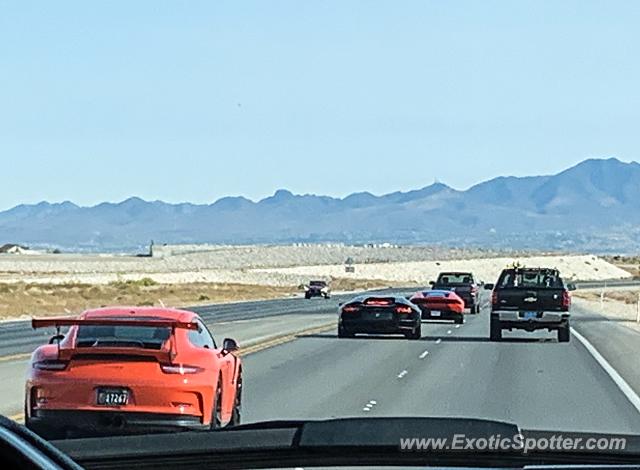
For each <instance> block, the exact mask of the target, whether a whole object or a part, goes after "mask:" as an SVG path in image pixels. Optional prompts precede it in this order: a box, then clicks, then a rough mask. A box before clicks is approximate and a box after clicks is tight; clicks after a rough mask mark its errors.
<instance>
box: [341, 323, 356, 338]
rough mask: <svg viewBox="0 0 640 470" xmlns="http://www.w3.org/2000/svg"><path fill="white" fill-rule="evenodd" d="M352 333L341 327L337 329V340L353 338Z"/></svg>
mask: <svg viewBox="0 0 640 470" xmlns="http://www.w3.org/2000/svg"><path fill="white" fill-rule="evenodd" d="M354 336H355V334H354V333H352V332H350V331H347V330H346V329H345V328H344V327H343V326H339V327H338V338H353V337H354Z"/></svg>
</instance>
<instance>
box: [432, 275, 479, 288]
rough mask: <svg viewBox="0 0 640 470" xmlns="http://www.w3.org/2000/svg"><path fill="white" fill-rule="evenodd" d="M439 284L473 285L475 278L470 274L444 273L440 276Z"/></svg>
mask: <svg viewBox="0 0 640 470" xmlns="http://www.w3.org/2000/svg"><path fill="white" fill-rule="evenodd" d="M436 283H437V284H447V285H454V284H472V283H473V278H472V277H471V274H468V273H443V274H440V276H438V280H437V281H436Z"/></svg>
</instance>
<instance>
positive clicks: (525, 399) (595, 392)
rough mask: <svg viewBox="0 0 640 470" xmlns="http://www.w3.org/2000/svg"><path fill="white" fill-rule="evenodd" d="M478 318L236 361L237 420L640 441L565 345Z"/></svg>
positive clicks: (603, 383) (611, 389)
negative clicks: (608, 435)
mask: <svg viewBox="0 0 640 470" xmlns="http://www.w3.org/2000/svg"><path fill="white" fill-rule="evenodd" d="M488 323H489V322H488V311H487V310H486V308H485V309H484V310H483V312H482V313H481V314H480V315H473V316H468V317H467V321H466V323H465V324H464V325H460V326H457V325H453V324H451V323H428V324H423V330H422V331H423V336H424V337H423V338H422V340H420V341H408V340H405V339H403V338H401V337H398V338H393V337H366V336H363V337H356V338H354V339H338V338H337V336H336V332H335V331H331V332H327V333H321V334H315V335H307V336H303V337H300V338H299V339H298V340H297V341H294V342H290V343H287V344H284V345H282V346H279V347H277V348H273V349H268V350H265V351H262V352H261V353H259V354H255V355H251V356H248V357H247V358H246V359H245V377H246V380H245V384H246V385H245V393H246V394H245V401H244V403H245V405H244V416H243V418H244V420H245V421H263V420H273V419H313V418H324V417H338V416H460V417H478V418H492V419H499V420H506V421H510V422H514V423H517V424H518V425H520V426H521V427H523V428H530V429H542V430H561V431H567V430H572V431H585V432H591V431H593V432H596V431H598V432H617V433H636V434H640V413H639V412H638V410H637V409H636V408H634V407H633V406H632V404H631V403H630V402H629V400H628V399H627V397H626V396H625V395H623V393H622V392H621V391H620V389H619V388H618V387H617V386H616V384H615V383H614V382H613V380H612V379H611V378H610V377H609V376H608V375H607V374H606V373H605V371H604V370H603V369H602V367H601V366H600V365H599V364H598V363H597V362H596V361H595V360H594V358H593V357H592V356H591V355H590V353H589V352H588V351H587V350H586V349H585V347H584V346H583V345H582V344H581V343H580V342H579V341H577V340H576V339H575V338H573V339H572V341H571V342H570V343H558V342H557V340H556V337H555V335H552V334H549V333H547V332H536V333H534V334H527V333H524V332H512V333H509V332H505V334H504V335H505V338H506V340H505V341H503V342H500V343H493V342H489V340H488V336H489V324H488Z"/></svg>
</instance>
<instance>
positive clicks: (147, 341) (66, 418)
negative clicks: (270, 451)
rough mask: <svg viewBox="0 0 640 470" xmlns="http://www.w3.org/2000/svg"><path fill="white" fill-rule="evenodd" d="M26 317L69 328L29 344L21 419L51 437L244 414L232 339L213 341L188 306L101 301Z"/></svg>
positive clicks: (167, 426) (236, 419)
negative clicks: (79, 309) (75, 313)
mask: <svg viewBox="0 0 640 470" xmlns="http://www.w3.org/2000/svg"><path fill="white" fill-rule="evenodd" d="M32 326H33V328H46V327H53V328H56V329H57V330H58V332H59V331H60V328H63V327H69V330H68V332H67V334H66V335H65V336H64V337H62V335H60V334H59V333H58V334H57V335H56V336H54V337H52V338H51V340H50V342H49V344H45V345H43V346H40V347H39V348H37V349H36V350H35V352H34V353H33V355H32V357H31V363H30V364H29V369H28V372H27V382H26V388H25V402H24V407H25V423H26V425H27V427H28V428H30V429H32V430H33V431H35V432H36V433H38V434H40V435H41V436H43V437H45V438H47V439H55V438H64V437H68V436H85V435H114V434H126V433H139V432H145V433H146V432H156V431H165V430H166V431H175V430H177V429H210V428H217V427H221V426H223V425H225V424H231V425H235V424H239V423H240V408H241V399H242V362H241V360H240V358H239V357H238V356H237V351H238V345H237V343H236V342H235V341H234V340H232V339H230V338H227V339H225V340H224V341H223V343H222V346H218V345H217V344H216V343H215V341H214V339H213V337H212V336H211V333H210V332H209V331H208V329H207V327H206V326H205V325H204V323H203V322H202V320H201V319H200V317H199V316H198V315H197V314H195V313H193V312H189V311H186V310H174V309H166V308H153V307H142V308H140V307H119V308H103V309H96V310H89V311H86V312H84V313H83V314H81V315H80V316H79V317H76V318H45V319H34V320H32Z"/></svg>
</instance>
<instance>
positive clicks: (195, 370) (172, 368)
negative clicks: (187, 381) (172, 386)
mask: <svg viewBox="0 0 640 470" xmlns="http://www.w3.org/2000/svg"><path fill="white" fill-rule="evenodd" d="M160 368H161V369H162V372H164V373H165V374H180V375H185V374H199V373H200V372H202V371H204V369H203V368H202V367H198V366H185V365H183V364H160Z"/></svg>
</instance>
